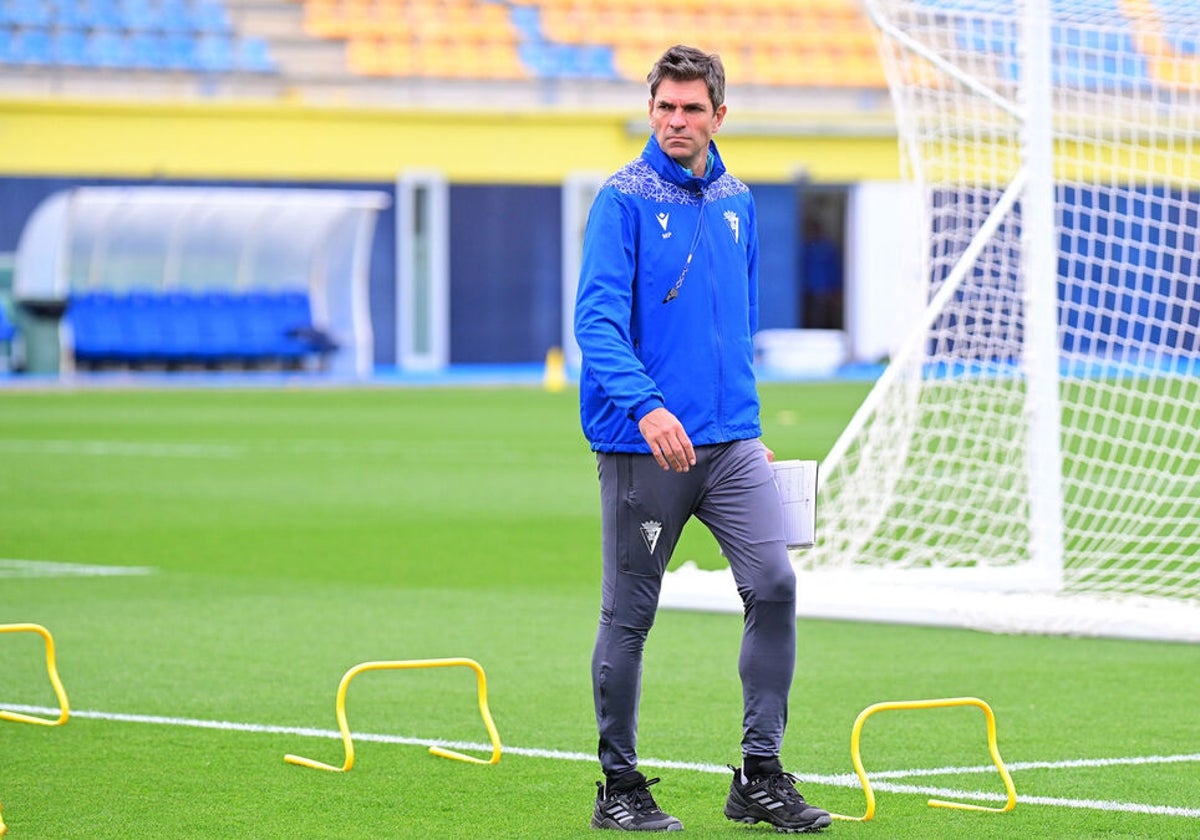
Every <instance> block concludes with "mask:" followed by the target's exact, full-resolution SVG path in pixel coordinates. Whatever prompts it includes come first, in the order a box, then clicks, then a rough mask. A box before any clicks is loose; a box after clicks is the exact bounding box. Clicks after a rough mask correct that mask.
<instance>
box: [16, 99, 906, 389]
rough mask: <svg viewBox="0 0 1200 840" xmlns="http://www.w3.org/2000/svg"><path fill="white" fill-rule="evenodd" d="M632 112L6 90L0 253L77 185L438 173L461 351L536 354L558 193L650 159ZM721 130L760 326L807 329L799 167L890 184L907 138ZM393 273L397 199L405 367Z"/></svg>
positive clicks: (552, 291) (363, 181) (378, 296)
mask: <svg viewBox="0 0 1200 840" xmlns="http://www.w3.org/2000/svg"><path fill="white" fill-rule="evenodd" d="M636 107H637V105H636V104H635V106H634V108H635V110H632V111H631V112H628V113H619V114H518V115H512V114H493V115H487V114H454V113H407V112H394V111H371V110H345V109H333V108H306V107H301V106H283V105H245V106H242V105H227V104H211V103H210V104H197V105H158V106H155V105H139V104H135V103H124V104H120V103H72V102H61V103H60V102H28V101H4V100H0V253H3V252H11V251H14V250H15V249H16V247H17V242H18V240H19V237H20V234H21V230H22V229H23V228H24V225H25V223H26V221H27V220H28V218H29V216H30V214H31V213H32V212H33V210H34V209H35V208H36V207H37V205H38V204H39V203H40V202H41V201H42V200H44V199H45V198H46V197H48V196H49V195H51V194H53V193H55V192H57V191H59V190H63V189H68V188H71V187H76V186H92V185H114V186H123V185H147V184H156V185H186V186H227V185H232V186H243V187H244V186H264V187H273V188H278V187H297V188H317V189H320V188H329V189H369V190H379V191H382V192H385V193H387V194H388V195H390V196H392V197H393V198H394V196H395V181H396V177H397V175H398V174H400V173H402V172H404V171H409V170H425V171H436V172H439V173H441V174H443V175H444V176H445V177H446V179H447V182H448V183H449V202H450V207H449V214H450V322H451V323H450V361H451V362H452V363H456V364H461V363H489V362H503V363H518V362H533V361H541V360H542V359H543V358H544V357H545V353H546V350H547V349H549V348H550V347H553V346H555V345H558V344H559V343H561V339H562V336H561V326H560V324H561V311H562V304H563V301H562V288H561V286H562V281H561V265H562V249H563V243H562V233H561V228H562V221H561V207H562V192H561V185H562V183H563V181H564V179H565V178H566V177H567V176H569V175H570V174H572V173H577V172H580V171H589V172H594V173H597V174H604V173H607V172H610V171H612V170H614V169H616V168H617V167H618V166H620V165H621V164H623V163H625V162H626V161H628V160H630V159H632V158H633V157H635V156H636V155H637V154H638V153H639V152H640V150H641V147H642V145H643V144H644V143H645V139H646V138H645V134H640V133H639V130H640V129H639V130H635V129H632V128H631V126H634V125H637V124H639V123H640V122H641V121H642V120H644V115H639V114H638V112H637V111H636ZM732 107H733V106H732V105H731V108H732ZM733 113H734V114H735V115H736V111H734V112H733ZM735 122H736V120H735V117H734V116H731V117H730V123H735ZM730 123H727V124H730ZM717 140H718V143H719V144H720V145H721V149H722V154H723V155H724V157H725V158H726V161H727V162H728V163H729V166H730V169H731V170H732V171H733V172H734V173H735V174H736V175H738V176H739V177H741V178H742V179H743V180H745V181H747V183H749V184H750V186H751V188H752V189H753V191H754V194H755V197H756V201H757V202H758V206H759V225H760V236H761V242H762V254H761V270H762V290H761V292H762V296H763V306H762V311H763V319H762V326H763V327H793V326H797V325H798V318H799V303H798V296H799V294H798V289H799V282H800V278H799V254H798V251H799V248H800V234H799V212H800V208H799V200H800V190H799V183H800V181H799V177H798V173H803V174H804V177H805V178H807V179H810V180H812V181H817V182H820V181H827V182H833V183H850V182H853V181H857V180H861V179H863V178H895V177H896V173H897V167H898V163H897V160H896V149H895V140H894V138H886V137H885V138H879V137H866V138H863V139H861V140H858V139H855V138H826V137H821V136H811V137H805V136H803V132H801V133H800V134H798V135H792V136H780V135H779V134H777V133H772V134H767V135H765V136H755V135H753V134H737V133H733V134H728V135H719V136H718V138H717ZM395 266H396V239H395V211H394V208H393V207H389V208H388V209H387V210H385V211H383V212H382V213H381V214H380V215H379V218H378V222H377V226H376V232H375V239H374V243H373V248H372V255H371V282H370V304H371V312H372V321H373V327H374V331H375V348H374V351H375V352H374V356H375V361H376V364H378V365H381V366H388V365H393V364H395V361H396V357H395V347H396V323H395V313H396V300H395Z"/></svg>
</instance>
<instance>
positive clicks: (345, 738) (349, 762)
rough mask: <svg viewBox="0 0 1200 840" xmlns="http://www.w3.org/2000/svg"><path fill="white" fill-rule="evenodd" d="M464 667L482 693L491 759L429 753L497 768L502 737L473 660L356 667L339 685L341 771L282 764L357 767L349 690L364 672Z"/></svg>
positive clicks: (292, 760)
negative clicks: (348, 719) (349, 721)
mask: <svg viewBox="0 0 1200 840" xmlns="http://www.w3.org/2000/svg"><path fill="white" fill-rule="evenodd" d="M456 665H461V666H464V667H467V668H470V669H471V670H473V671H474V672H475V679H476V683H477V685H478V689H479V691H478V693H479V713H480V715H481V716H482V717H483V725H484V726H486V727H487V731H488V737H489V738H491V741H492V756H491V758H490V759H482V758H476V757H474V756H470V755H464V754H463V753H460V752H455V751H454V750H448V749H446V748H444V747H439V746H436V745H434V746H431V747H430V748H429V752H430V753H431V754H433V755H437V756H441V757H442V758H451V759H454V760H455V761H466V762H468V763H471V764H495V763H496V762H498V761H499V760H500V735H499V734H498V733H497V732H496V724H495V723H494V722H493V721H492V713H491V712H490V711H489V710H488V704H487V676H486V675H485V674H484V673H483V668H482V666H480V664H479V663H478V662H476V661H475V660H474V659H465V658H461V657H460V658H450V659H406V660H396V661H382V662H363V663H360V664H358V665H355V666H354V667H353V668H351V669H350V670H349V671H347V672H346V673H345V675H343V676H342V681H341V682H340V683H339V684H338V690H337V700H336V702H335V708H336V711H337V722H338V729H339V730H340V731H341V733H342V744H343V745H344V746H345V749H346V759H345V761H344V762H343V763H342V766H341V767H334V766H333V765H332V764H326V763H325V762H323V761H316V760H314V759H311V758H304V757H302V756H298V755H290V754H289V755H285V756H284V757H283V760H284V761H286V762H287V763H288V764H296V765H299V766H301V767H312V768H313V769H316V770H329V771H331V772H334V773H345V772H346V771H348V770H349V769H350V768H351V767H353V766H354V741H353V739H352V738H351V737H350V726H349V724H347V722H346V690H347V689H348V688H349V687H350V681H351V680H353V679H354V678H355V677H356V676H358V675H359V674H361V673H363V672H364V671H387V670H402V669H409V668H443V667H447V666H456Z"/></svg>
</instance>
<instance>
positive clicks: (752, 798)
mask: <svg viewBox="0 0 1200 840" xmlns="http://www.w3.org/2000/svg"><path fill="white" fill-rule="evenodd" d="M729 769H730V770H732V771H733V782H732V783H730V785H729V798H728V799H726V800H725V816H727V817H729V819H731V820H737V821H738V822H744V823H756V822H765V823H770V824H771V825H773V826H775V830H776V831H778V832H780V833H783V834H803V833H805V832H808V831H820V830H821V829H822V828H825V827H826V826H827V825H829V824H830V823H832V822H833V818H832V817H830V816H829V812H828V811H822V810H821V809H820V808H814V807H813V806H812V805H809V804H808V803H807V802H805V801H804V797H803V796H801V795H800V791H798V790H796V777H795V776H793V775H792V774H791V773H784V772H783V767H782V766H780V765H779V764H778V763H775V766H774V767H771V768H769V770H768V772H766V773H763V774H762V775H760V776H754V777H753V778H750V779H748V780H747V781H746V783H745V784H742V771H741V770H740V769H739V768H737V767H734V766H733V765H729ZM772 770H773V771H775V772H771V771H772Z"/></svg>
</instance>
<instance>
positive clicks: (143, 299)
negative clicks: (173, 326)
mask: <svg viewBox="0 0 1200 840" xmlns="http://www.w3.org/2000/svg"><path fill="white" fill-rule="evenodd" d="M120 309H121V311H120V312H119V313H118V314H119V315H120V316H123V317H121V318H120V320H121V321H122V322H123V324H122V326H123V327H124V333H125V335H124V339H123V347H122V355H123V358H125V359H126V360H128V361H129V362H131V363H133V364H146V363H157V362H163V361H165V360H166V353H167V347H168V340H167V335H166V325H167V322H168V317H167V311H166V301H165V299H164V297H163V296H162V295H160V294H157V293H156V292H153V291H148V290H135V291H132V292H130V293H129V296H128V298H127V300H126V303H125V305H124V306H123V307H121V308H120Z"/></svg>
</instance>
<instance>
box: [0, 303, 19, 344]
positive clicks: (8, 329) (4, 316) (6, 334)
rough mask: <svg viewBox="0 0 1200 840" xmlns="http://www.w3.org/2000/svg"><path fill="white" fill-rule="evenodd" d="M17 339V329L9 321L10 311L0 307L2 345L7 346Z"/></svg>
mask: <svg viewBox="0 0 1200 840" xmlns="http://www.w3.org/2000/svg"><path fill="white" fill-rule="evenodd" d="M16 337H17V328H16V326H14V325H13V322H12V321H11V320H9V317H8V310H7V309H5V307H4V306H3V305H0V344H7V343H9V342H11V341H12V340H13V339H14V338H16Z"/></svg>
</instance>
